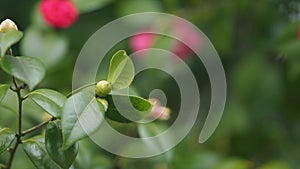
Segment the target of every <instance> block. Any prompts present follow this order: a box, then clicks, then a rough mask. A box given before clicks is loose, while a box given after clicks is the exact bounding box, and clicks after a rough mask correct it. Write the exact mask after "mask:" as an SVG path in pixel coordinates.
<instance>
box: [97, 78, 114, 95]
mask: <svg viewBox="0 0 300 169" xmlns="http://www.w3.org/2000/svg"><path fill="white" fill-rule="evenodd" d="M110 91H111V84H110V83H109V82H108V81H106V80H101V81H99V82H98V83H97V84H96V95H97V96H99V97H105V96H107V95H108V93H109V92H110Z"/></svg>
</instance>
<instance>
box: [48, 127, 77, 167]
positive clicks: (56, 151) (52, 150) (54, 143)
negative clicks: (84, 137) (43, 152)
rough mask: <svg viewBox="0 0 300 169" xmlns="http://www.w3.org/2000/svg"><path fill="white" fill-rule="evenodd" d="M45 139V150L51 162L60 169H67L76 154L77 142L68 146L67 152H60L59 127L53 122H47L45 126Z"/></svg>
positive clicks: (60, 134)
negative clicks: (60, 168)
mask: <svg viewBox="0 0 300 169" xmlns="http://www.w3.org/2000/svg"><path fill="white" fill-rule="evenodd" d="M45 139H46V140H45V143H46V144H45V145H46V149H47V151H48V153H49V155H50V157H51V158H52V160H53V161H55V162H56V163H57V164H58V165H60V166H61V167H62V168H64V169H68V168H69V167H70V166H71V165H72V163H73V162H74V160H75V158H76V155H77V153H78V142H76V143H75V144H74V145H72V146H70V147H69V148H68V149H67V150H62V146H63V138H62V132H61V128H60V126H59V125H58V124H56V123H55V122H49V124H48V125H47V129H46V137H45Z"/></svg>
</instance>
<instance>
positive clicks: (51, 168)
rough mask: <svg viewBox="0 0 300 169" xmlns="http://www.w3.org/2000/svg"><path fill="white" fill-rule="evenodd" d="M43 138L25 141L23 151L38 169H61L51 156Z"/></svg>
mask: <svg viewBox="0 0 300 169" xmlns="http://www.w3.org/2000/svg"><path fill="white" fill-rule="evenodd" d="M44 144H45V140H44V138H42V136H38V137H34V138H31V139H28V140H24V141H23V143H22V146H23V149H24V151H25V153H26V154H27V156H28V157H29V158H30V160H31V161H32V163H33V164H34V166H35V167H36V168H37V169H61V167H59V166H58V165H57V164H56V163H55V162H54V161H53V160H52V159H51V158H50V156H49V154H48V153H47V151H46V149H45V146H44Z"/></svg>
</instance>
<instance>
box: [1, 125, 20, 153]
mask: <svg viewBox="0 0 300 169" xmlns="http://www.w3.org/2000/svg"><path fill="white" fill-rule="evenodd" d="M15 136H16V134H15V133H14V132H13V131H11V130H10V129H8V128H3V129H0V154H1V153H3V152H4V151H6V149H7V148H8V147H9V146H10V145H11V143H12V142H13V141H14V139H15Z"/></svg>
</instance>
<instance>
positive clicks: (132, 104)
mask: <svg viewBox="0 0 300 169" xmlns="http://www.w3.org/2000/svg"><path fill="white" fill-rule="evenodd" d="M107 102H108V105H109V106H108V109H107V111H106V113H105V117H107V118H109V119H111V120H114V121H118V122H121V123H130V122H132V121H138V120H142V119H144V118H145V117H146V116H147V115H148V113H150V110H151V108H152V104H151V103H150V102H149V101H148V100H146V99H143V98H141V97H138V96H124V95H108V96H107Z"/></svg>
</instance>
